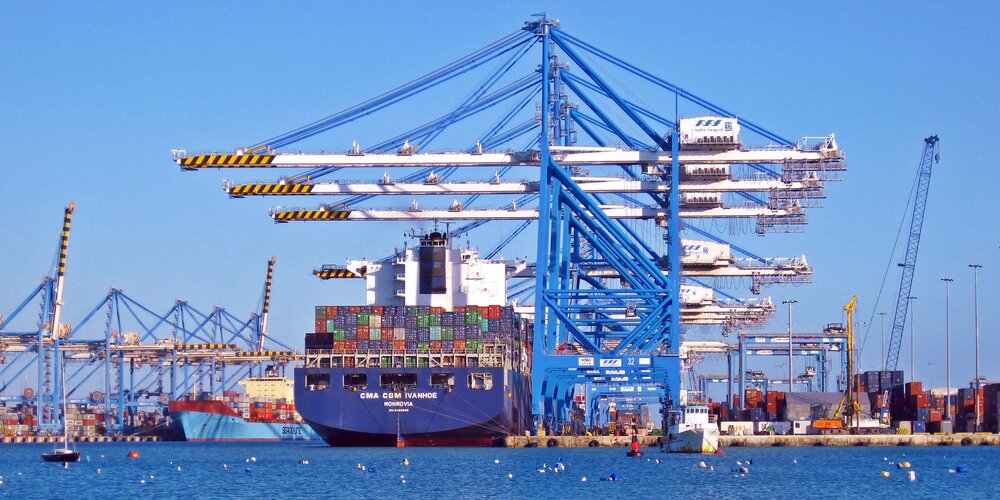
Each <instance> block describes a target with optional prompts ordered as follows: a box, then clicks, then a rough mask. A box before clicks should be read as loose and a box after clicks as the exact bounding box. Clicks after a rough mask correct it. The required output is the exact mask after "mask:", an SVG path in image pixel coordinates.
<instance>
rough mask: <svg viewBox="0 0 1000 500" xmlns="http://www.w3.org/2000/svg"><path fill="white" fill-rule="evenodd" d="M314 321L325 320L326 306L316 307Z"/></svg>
mask: <svg viewBox="0 0 1000 500" xmlns="http://www.w3.org/2000/svg"><path fill="white" fill-rule="evenodd" d="M316 319H326V306H316Z"/></svg>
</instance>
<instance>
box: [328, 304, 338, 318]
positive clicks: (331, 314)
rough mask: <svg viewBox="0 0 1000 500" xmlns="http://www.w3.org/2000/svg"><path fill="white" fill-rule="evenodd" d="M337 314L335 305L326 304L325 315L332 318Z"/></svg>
mask: <svg viewBox="0 0 1000 500" xmlns="http://www.w3.org/2000/svg"><path fill="white" fill-rule="evenodd" d="M336 316H337V306H326V317H327V318H334V317H336Z"/></svg>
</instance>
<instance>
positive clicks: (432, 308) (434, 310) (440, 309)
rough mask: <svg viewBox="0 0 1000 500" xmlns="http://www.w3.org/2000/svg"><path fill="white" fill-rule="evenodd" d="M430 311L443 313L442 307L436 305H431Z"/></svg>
mask: <svg viewBox="0 0 1000 500" xmlns="http://www.w3.org/2000/svg"><path fill="white" fill-rule="evenodd" d="M430 311H431V314H443V313H444V308H443V307H437V306H435V307H431V309H430Z"/></svg>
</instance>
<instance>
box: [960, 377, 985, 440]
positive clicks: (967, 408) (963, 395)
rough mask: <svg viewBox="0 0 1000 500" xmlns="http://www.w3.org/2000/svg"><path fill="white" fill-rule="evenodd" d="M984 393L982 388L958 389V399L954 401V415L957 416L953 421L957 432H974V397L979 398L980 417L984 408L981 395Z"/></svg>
mask: <svg viewBox="0 0 1000 500" xmlns="http://www.w3.org/2000/svg"><path fill="white" fill-rule="evenodd" d="M991 385H992V384H991ZM984 393H985V391H983V390H982V389H979V390H976V389H972V388H964V389H959V390H958V401H957V402H956V403H955V415H956V416H957V417H958V419H957V421H956V422H955V427H956V428H955V430H956V431H957V432H975V430H976V399H979V412H980V418H982V415H983V411H984V410H985V408H986V400H985V398H984V397H983V396H984V395H985V394H984ZM980 421H982V420H980Z"/></svg>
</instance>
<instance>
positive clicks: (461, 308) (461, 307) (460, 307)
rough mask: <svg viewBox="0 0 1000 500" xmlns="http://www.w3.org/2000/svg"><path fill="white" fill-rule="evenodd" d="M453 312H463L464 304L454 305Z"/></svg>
mask: <svg viewBox="0 0 1000 500" xmlns="http://www.w3.org/2000/svg"><path fill="white" fill-rule="evenodd" d="M455 312H457V313H464V312H465V306H455Z"/></svg>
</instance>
